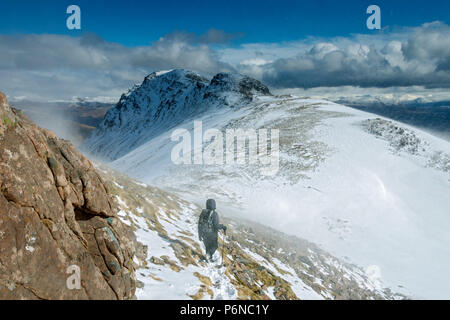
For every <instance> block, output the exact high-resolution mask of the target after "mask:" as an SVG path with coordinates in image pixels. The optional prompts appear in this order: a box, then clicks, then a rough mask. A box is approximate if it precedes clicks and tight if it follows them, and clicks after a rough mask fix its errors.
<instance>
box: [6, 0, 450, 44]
mask: <svg viewBox="0 0 450 320" xmlns="http://www.w3.org/2000/svg"><path fill="white" fill-rule="evenodd" d="M70 4H77V5H79V6H80V7H81V10H82V32H83V33H85V32H92V33H96V34H98V35H99V36H100V37H102V38H104V39H106V40H108V41H112V42H119V43H122V44H124V45H127V46H137V45H147V44H149V43H151V42H153V41H156V40H158V39H159V38H160V37H162V36H164V35H166V34H168V33H171V32H173V31H187V32H192V33H195V34H197V35H199V34H203V33H205V32H206V31H208V30H210V29H219V30H223V31H226V32H229V33H236V34H240V35H241V36H240V37H237V38H236V39H235V40H234V44H240V43H251V42H281V41H292V40H299V39H302V38H305V37H308V36H316V37H336V36H349V35H350V34H354V33H362V34H371V33H376V32H378V31H370V30H368V29H367V28H366V24H365V21H366V19H367V17H368V15H367V14H366V13H365V10H366V8H367V7H368V5H370V4H377V5H379V6H380V8H381V12H382V26H383V28H386V27H389V28H390V29H395V28H396V27H398V26H418V25H421V24H423V23H425V22H431V21H435V20H439V21H442V22H445V23H446V24H449V23H450V1H442V0H427V1H424V0H387V1H380V0H377V1H374V0H370V1H367V0H347V1H324V0H315V1H299V0H279V1H274V0H228V1H219V0H189V1H186V0H178V1H174V0H153V1H143V0H129V1H114V0H109V1H105V0H94V1H93V0H90V1H85V0H71V1H66V0H41V1H36V0H2V1H1V2H0V13H2V14H0V16H1V20H0V21H1V22H0V34H30V33H33V34H42V33H50V34H68V35H77V34H78V32H73V31H68V30H67V29H66V26H65V19H66V13H65V11H66V8H67V6H68V5H70Z"/></svg>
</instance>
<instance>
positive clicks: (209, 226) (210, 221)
mask: <svg viewBox="0 0 450 320" xmlns="http://www.w3.org/2000/svg"><path fill="white" fill-rule="evenodd" d="M214 214H215V211H214V210H211V211H209V216H208V218H207V219H206V223H205V229H204V232H205V233H213V232H215V231H216V230H215V228H214Z"/></svg>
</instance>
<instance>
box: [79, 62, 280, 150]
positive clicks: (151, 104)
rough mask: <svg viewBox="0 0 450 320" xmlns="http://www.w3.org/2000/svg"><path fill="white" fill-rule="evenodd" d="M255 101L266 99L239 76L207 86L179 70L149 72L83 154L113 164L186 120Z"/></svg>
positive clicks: (259, 87) (223, 76)
mask: <svg viewBox="0 0 450 320" xmlns="http://www.w3.org/2000/svg"><path fill="white" fill-rule="evenodd" d="M261 95H271V94H270V91H269V89H268V88H267V87H266V86H265V85H263V84H262V83H261V82H259V81H258V80H255V79H252V78H250V77H248V76H245V75H241V74H233V73H219V74H217V75H216V76H214V77H213V78H212V80H208V79H207V78H205V77H203V76H201V75H200V74H198V73H195V72H193V71H189V70H184V69H175V70H171V71H160V72H154V73H152V74H150V75H148V76H147V77H145V79H144V81H143V82H142V84H141V85H139V86H135V87H133V88H132V89H131V90H129V91H128V92H127V93H126V94H123V95H122V97H121V98H120V100H119V102H118V103H117V105H116V106H115V107H114V108H112V109H111V110H109V111H108V113H107V114H106V115H105V118H104V120H103V121H102V123H101V124H100V125H99V127H98V128H97V129H96V130H95V131H94V132H93V134H92V136H91V137H90V138H89V139H87V141H86V143H85V145H84V148H85V149H87V151H89V152H90V153H92V154H93V155H95V156H99V157H101V158H107V159H117V158H118V157H120V156H123V155H125V154H126V153H128V152H129V151H131V150H133V149H134V148H136V147H138V146H140V145H141V144H143V143H145V142H146V141H148V140H149V139H150V138H152V137H154V136H155V135H157V134H159V133H161V132H162V131H165V130H167V129H168V128H171V127H174V126H176V125H178V124H180V123H181V122H183V121H185V120H186V119H189V118H192V117H195V116H198V115H200V114H202V113H204V112H205V111H207V110H212V109H214V108H223V107H227V106H228V107H233V108H235V107H240V106H244V105H247V104H248V103H250V102H251V101H253V99H254V98H255V97H256V96H261Z"/></svg>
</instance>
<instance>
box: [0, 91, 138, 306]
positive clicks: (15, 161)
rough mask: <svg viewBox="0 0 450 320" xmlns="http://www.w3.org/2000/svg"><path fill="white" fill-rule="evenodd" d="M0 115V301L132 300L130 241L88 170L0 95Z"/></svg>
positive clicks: (87, 165) (77, 155)
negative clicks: (78, 285) (78, 284)
mask: <svg viewBox="0 0 450 320" xmlns="http://www.w3.org/2000/svg"><path fill="white" fill-rule="evenodd" d="M0 115H1V123H0V188H1V192H0V299H131V298H133V297H134V292H135V271H134V266H133V262H132V259H133V255H134V251H135V246H136V240H135V238H134V235H133V233H132V231H131V230H129V229H128V227H127V226H125V225H123V224H122V223H121V222H120V220H119V219H118V218H117V213H116V208H115V206H114V203H113V201H112V198H111V196H110V195H109V192H108V190H107V188H106V187H105V185H104V183H103V181H102V179H101V178H100V176H99V175H98V174H97V172H96V170H95V169H94V167H93V166H92V164H91V163H90V162H89V161H88V160H87V159H86V158H84V157H83V156H82V155H81V153H80V152H78V151H77V150H76V149H75V148H74V147H73V145H72V144H71V143H70V142H68V141H65V140H61V139H58V138H57V137H56V136H55V135H54V134H53V133H52V132H50V131H48V130H45V129H41V128H39V127H37V126H36V125H35V124H33V123H32V122H31V121H30V120H28V119H27V118H25V117H24V116H23V115H22V113H21V112H20V111H16V110H14V109H12V108H11V107H10V106H9V105H8V102H7V100H6V97H5V96H4V95H3V94H2V93H0ZM74 266H76V267H74ZM77 267H78V268H77ZM77 269H78V270H79V271H80V273H79V275H80V277H79V278H80V280H81V281H79V283H80V287H79V289H78V288H77V285H76V284H77V278H76V276H77V272H76V270H77ZM74 270H75V271H74ZM74 277H75V278H74ZM74 279H75V280H74ZM68 283H69V285H68ZM70 284H72V285H70ZM74 285H75V288H74Z"/></svg>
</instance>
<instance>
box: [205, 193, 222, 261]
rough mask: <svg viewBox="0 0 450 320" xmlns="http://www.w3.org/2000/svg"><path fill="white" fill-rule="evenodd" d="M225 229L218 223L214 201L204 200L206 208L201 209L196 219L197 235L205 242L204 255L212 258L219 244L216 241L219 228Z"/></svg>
mask: <svg viewBox="0 0 450 320" xmlns="http://www.w3.org/2000/svg"><path fill="white" fill-rule="evenodd" d="M221 229H222V230H223V231H224V232H226V231H227V227H225V226H224V225H222V224H219V215H218V214H217V212H216V201H215V200H213V199H209V200H208V201H206V209H203V210H202V213H201V214H200V219H199V220H198V237H199V238H200V240H201V241H203V243H204V244H205V247H206V257H207V258H208V256H209V259H212V256H213V255H214V252H216V250H217V248H218V246H219V244H218V242H217V234H218V232H219V230H221Z"/></svg>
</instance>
